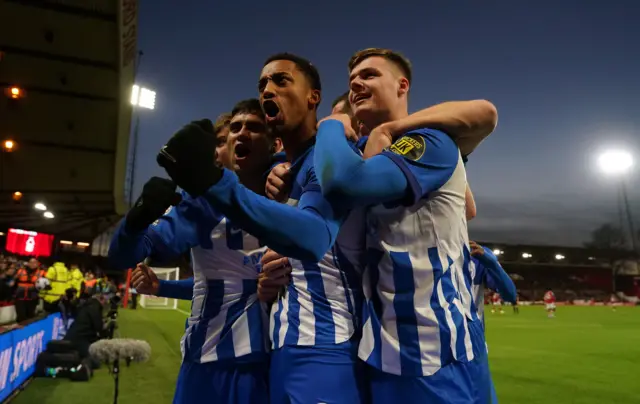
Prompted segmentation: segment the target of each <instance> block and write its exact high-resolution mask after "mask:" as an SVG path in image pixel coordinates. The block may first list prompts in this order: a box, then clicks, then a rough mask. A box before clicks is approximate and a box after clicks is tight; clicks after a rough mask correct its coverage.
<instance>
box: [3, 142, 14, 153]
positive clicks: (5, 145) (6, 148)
mask: <svg viewBox="0 0 640 404" xmlns="http://www.w3.org/2000/svg"><path fill="white" fill-rule="evenodd" d="M2 149H3V150H4V151H6V152H7V153H11V152H12V151H14V150H15V149H16V142H14V141H13V140H11V139H7V140H5V141H4V142H2Z"/></svg>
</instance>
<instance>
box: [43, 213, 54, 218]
mask: <svg viewBox="0 0 640 404" xmlns="http://www.w3.org/2000/svg"><path fill="white" fill-rule="evenodd" d="M42 216H44V217H46V218H47V219H53V218H54V217H55V215H54V214H53V213H51V212H44V213H43V214H42Z"/></svg>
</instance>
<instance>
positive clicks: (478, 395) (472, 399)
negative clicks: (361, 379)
mask: <svg viewBox="0 0 640 404" xmlns="http://www.w3.org/2000/svg"><path fill="white" fill-rule="evenodd" d="M470 323H471V322H470ZM469 330H470V333H471V340H472V343H473V353H474V359H473V360H472V361H470V362H453V363H450V364H449V365H446V366H444V367H443V368H441V369H440V370H438V371H437V372H436V373H435V374H433V375H431V376H422V377H409V376H397V375H392V374H389V373H384V372H382V371H380V370H379V369H376V368H373V367H371V366H368V374H369V383H370V385H371V397H372V403H373V404H387V403H393V402H397V403H402V404H413V403H415V404H424V403H429V404H489V403H491V374H490V373H489V362H488V361H487V349H486V345H485V343H484V329H483V328H482V327H480V328H476V327H473V326H471V325H470V326H469ZM478 333H480V334H478ZM480 343H481V345H480Z"/></svg>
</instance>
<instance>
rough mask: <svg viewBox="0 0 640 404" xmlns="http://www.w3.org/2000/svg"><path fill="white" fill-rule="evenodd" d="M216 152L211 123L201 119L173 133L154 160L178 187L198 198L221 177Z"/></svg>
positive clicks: (221, 171)
mask: <svg viewBox="0 0 640 404" xmlns="http://www.w3.org/2000/svg"><path fill="white" fill-rule="evenodd" d="M215 150H216V136H215V134H214V133H213V124H212V123H211V121H210V120H208V119H202V120H200V121H194V122H191V123H189V124H188V125H186V126H185V127H183V128H182V129H180V130H179V131H178V132H176V134H175V135H173V137H172V138H171V139H169V141H168V142H167V144H166V145H165V146H164V147H163V148H162V149H161V150H160V153H158V157H157V158H156V160H157V162H158V165H160V167H162V168H164V169H165V171H166V172H167V174H169V177H171V179H173V180H174V181H175V183H176V184H178V186H179V187H180V188H182V189H184V190H185V191H187V192H188V193H189V194H190V195H191V196H194V197H197V196H200V195H202V194H204V193H205V192H206V191H207V189H209V188H210V187H211V186H213V185H215V184H216V183H217V182H218V181H220V178H222V173H223V170H222V168H221V167H219V166H218V165H217V164H216V152H215Z"/></svg>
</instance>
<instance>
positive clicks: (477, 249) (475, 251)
mask: <svg viewBox="0 0 640 404" xmlns="http://www.w3.org/2000/svg"><path fill="white" fill-rule="evenodd" d="M469 247H471V255H473V256H474V257H479V256H483V255H484V248H482V246H481V245H480V244H478V243H476V242H475V241H469Z"/></svg>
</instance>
